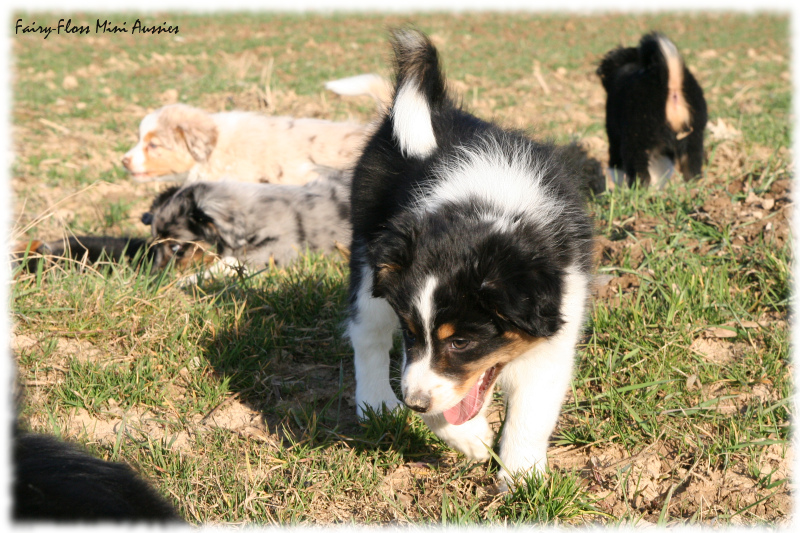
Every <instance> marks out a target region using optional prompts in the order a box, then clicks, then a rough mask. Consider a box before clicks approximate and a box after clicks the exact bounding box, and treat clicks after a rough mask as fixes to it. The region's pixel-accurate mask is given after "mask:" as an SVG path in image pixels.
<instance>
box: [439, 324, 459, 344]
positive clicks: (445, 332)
mask: <svg viewBox="0 0 800 533" xmlns="http://www.w3.org/2000/svg"><path fill="white" fill-rule="evenodd" d="M455 332H456V328H455V326H453V324H450V323H447V324H442V325H441V326H439V328H438V329H437V330H436V336H437V337H438V338H439V340H440V341H443V340H445V339H446V338H447V337H450V336H451V335H453V334H454V333H455Z"/></svg>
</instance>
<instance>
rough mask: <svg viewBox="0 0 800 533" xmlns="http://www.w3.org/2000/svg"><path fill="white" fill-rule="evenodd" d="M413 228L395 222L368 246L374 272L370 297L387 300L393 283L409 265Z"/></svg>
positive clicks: (400, 222)
mask: <svg viewBox="0 0 800 533" xmlns="http://www.w3.org/2000/svg"><path fill="white" fill-rule="evenodd" d="M412 242H414V228H413V227H412V226H411V225H410V224H404V223H403V222H402V221H399V223H397V221H396V222H395V224H393V226H392V227H391V228H389V229H388V230H386V231H384V232H383V233H381V234H380V235H379V236H378V237H377V238H376V239H375V240H374V241H373V242H372V244H371V245H370V249H369V256H370V258H371V260H372V264H374V265H375V271H374V273H373V279H372V296H374V297H375V298H387V297H389V296H390V295H391V291H392V288H393V287H397V284H396V283H394V282H393V281H394V280H395V279H396V278H397V276H399V275H400V274H401V273H402V272H403V271H404V270H405V269H406V268H408V267H409V266H410V264H411V243H412Z"/></svg>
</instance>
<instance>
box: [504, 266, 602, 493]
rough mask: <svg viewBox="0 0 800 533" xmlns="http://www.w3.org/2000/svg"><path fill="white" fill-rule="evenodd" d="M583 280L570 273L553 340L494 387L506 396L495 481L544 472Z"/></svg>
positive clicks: (566, 379)
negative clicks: (496, 478) (500, 465)
mask: <svg viewBox="0 0 800 533" xmlns="http://www.w3.org/2000/svg"><path fill="white" fill-rule="evenodd" d="M588 287H589V277H588V276H586V275H585V274H582V273H579V272H577V271H574V270H573V271H572V272H570V274H569V275H568V277H567V283H566V291H565V294H564V299H563V300H562V305H561V315H562V316H563V317H564V324H563V325H562V326H561V329H560V330H559V331H558V333H556V334H555V335H554V336H553V337H550V338H548V339H546V340H545V341H544V342H542V343H540V344H537V345H535V346H534V347H533V348H532V349H531V350H529V351H528V352H526V353H524V354H522V355H521V356H520V357H518V358H517V359H515V360H514V361H512V362H510V363H509V364H508V365H506V367H505V368H503V371H502V372H501V373H500V377H499V379H498V385H499V386H500V388H501V389H502V390H503V391H505V393H506V403H507V407H506V419H505V424H504V426H503V434H502V436H501V438H500V460H501V461H502V463H503V468H502V469H501V470H500V473H499V477H500V481H501V482H504V483H508V484H510V483H511V482H512V481H513V479H512V478H513V477H514V476H515V475H524V474H525V472H528V471H530V470H537V471H538V472H540V473H541V472H544V470H545V467H546V466H547V445H548V442H549V440H550V434H551V433H552V432H553V429H555V426H556V422H557V421H558V415H559V413H560V412H561V404H562V403H563V401H564V397H565V395H566V393H567V390H568V389H569V384H570V381H571V379H572V368H573V366H574V360H575V351H576V344H577V342H578V339H579V338H580V334H581V330H582V327H583V317H584V313H585V307H586V298H587V295H588Z"/></svg>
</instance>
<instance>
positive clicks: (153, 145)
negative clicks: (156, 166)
mask: <svg viewBox="0 0 800 533" xmlns="http://www.w3.org/2000/svg"><path fill="white" fill-rule="evenodd" d="M147 147H148V148H150V149H151V150H155V149H156V148H158V145H157V144H156V143H154V142H151V143H150V144H148V145H147Z"/></svg>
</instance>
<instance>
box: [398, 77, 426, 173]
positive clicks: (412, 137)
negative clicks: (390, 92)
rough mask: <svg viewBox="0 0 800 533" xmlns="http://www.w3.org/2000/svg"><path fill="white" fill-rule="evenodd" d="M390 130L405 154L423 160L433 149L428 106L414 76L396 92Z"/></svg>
mask: <svg viewBox="0 0 800 533" xmlns="http://www.w3.org/2000/svg"><path fill="white" fill-rule="evenodd" d="M392 133H393V134H394V138H395V139H396V140H397V142H398V143H399V144H400V149H401V150H402V151H403V153H404V154H405V155H406V156H407V157H419V158H421V159H422V158H425V157H428V156H429V155H431V154H432V153H433V152H434V151H435V150H436V147H437V144H436V136H435V135H434V134H433V124H432V123H431V109H430V106H428V101H427V100H426V99H425V96H424V95H423V94H422V93H421V92H420V90H419V84H418V83H417V81H416V80H415V79H414V78H411V79H409V80H407V81H406V82H405V83H404V84H403V86H402V87H400V89H399V90H398V91H397V96H396V97H395V100H394V105H393V106H392Z"/></svg>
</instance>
